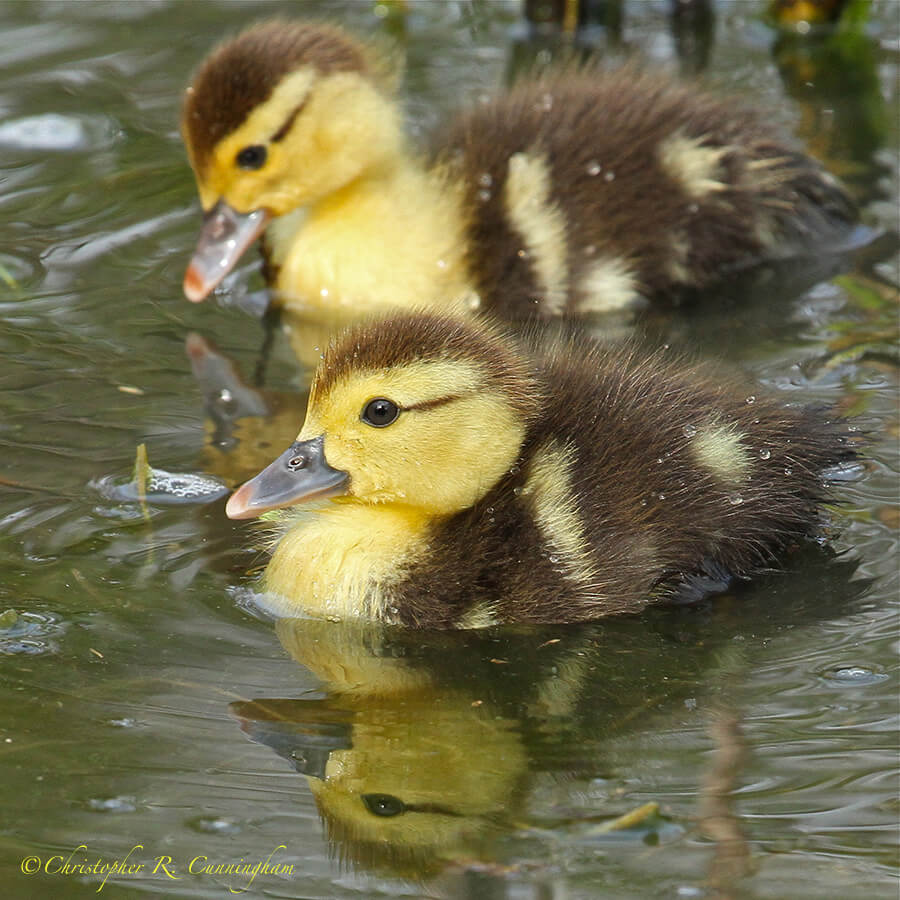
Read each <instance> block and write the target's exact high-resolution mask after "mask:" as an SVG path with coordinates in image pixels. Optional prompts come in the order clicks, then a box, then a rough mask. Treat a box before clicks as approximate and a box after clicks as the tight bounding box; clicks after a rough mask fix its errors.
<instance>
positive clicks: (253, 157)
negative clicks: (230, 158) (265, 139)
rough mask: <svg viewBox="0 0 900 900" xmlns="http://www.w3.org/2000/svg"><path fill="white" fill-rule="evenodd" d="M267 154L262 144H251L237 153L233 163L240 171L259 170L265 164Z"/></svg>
mask: <svg viewBox="0 0 900 900" xmlns="http://www.w3.org/2000/svg"><path fill="white" fill-rule="evenodd" d="M268 152H269V151H268V150H266V148H265V147H263V145H262V144H251V145H250V146H249V147H244V149H243V150H241V151H239V153H238V155H237V156H236V157H235V159H234V161H235V162H236V163H237V164H238V166H239V167H240V168H241V169H261V168H262V167H263V166H264V165H265V164H266V156H268Z"/></svg>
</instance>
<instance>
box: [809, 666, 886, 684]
mask: <svg viewBox="0 0 900 900" xmlns="http://www.w3.org/2000/svg"><path fill="white" fill-rule="evenodd" d="M821 675H822V677H823V678H825V680H826V681H831V682H833V683H835V684H842V685H854V686H865V685H869V684H878V683H879V682H882V681H886V680H887V678H888V675H886V674H885V673H884V672H876V671H874V670H873V669H870V668H868V667H867V666H832V667H830V668H828V669H825V670H824V671H823V672H821Z"/></svg>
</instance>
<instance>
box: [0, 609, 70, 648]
mask: <svg viewBox="0 0 900 900" xmlns="http://www.w3.org/2000/svg"><path fill="white" fill-rule="evenodd" d="M65 628H66V626H65V624H64V623H61V622H60V621H59V620H58V619H57V618H56V617H55V616H51V615H47V614H46V613H44V614H41V613H32V612H19V611H18V610H15V609H7V610H6V611H5V612H2V613H0V656H20V655H24V656H40V655H41V654H44V653H56V651H57V650H58V649H59V647H58V645H57V643H56V641H55V640H53V638H54V637H58V636H59V635H61V634H62V632H63V631H64V630H65Z"/></svg>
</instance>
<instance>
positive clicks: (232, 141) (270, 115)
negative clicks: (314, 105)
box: [198, 67, 316, 213]
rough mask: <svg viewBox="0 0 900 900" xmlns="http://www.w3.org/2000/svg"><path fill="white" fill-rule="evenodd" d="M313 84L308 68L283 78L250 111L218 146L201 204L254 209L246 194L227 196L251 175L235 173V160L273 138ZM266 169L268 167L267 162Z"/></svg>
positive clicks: (205, 179)
mask: <svg viewBox="0 0 900 900" xmlns="http://www.w3.org/2000/svg"><path fill="white" fill-rule="evenodd" d="M315 80H316V72H315V70H314V69H312V68H310V67H306V68H303V69H298V70H297V71H296V72H292V73H291V74H290V75H286V76H285V77H284V78H283V79H282V80H281V81H280V82H279V83H278V86H277V87H276V88H275V90H274V91H272V94H271V96H270V97H269V99H268V100H266V102H265V103H262V104H260V105H259V106H258V107H257V108H256V109H254V110H253V112H251V113H250V115H249V116H247V119H246V121H245V122H244V123H243V125H241V126H240V128H238V129H237V130H236V131H233V132H232V133H231V134H229V135H228V136H227V137H226V138H224V139H223V140H222V141H221V142H220V143H219V144H218V146H217V147H216V149H215V153H214V155H213V158H212V160H211V161H210V164H209V166H208V167H207V171H206V172H204V173H203V177H202V179H201V180H202V184H201V190H200V193H201V200H203V197H204V196H208V197H212V198H215V199H218V198H219V197H225V198H226V200H227V201H228V203H229V204H231V206H233V207H234V208H235V209H236V210H237V211H238V212H242V213H243V212H251V211H252V210H253V209H255V208H256V206H255V205H253V203H252V201H251V198H250V195H249V194H248V192H247V191H246V190H239V191H238V193H237V195H236V196H233V195H231V193H230V192H231V191H232V190H233V189H234V187H235V185H236V184H238V183H239V182H240V181H241V177H242V176H243V175H247V174H252V173H246V172H244V171H243V170H242V169H239V168H238V167H237V165H236V163H235V157H236V156H237V154H238V153H239V152H240V151H241V150H243V149H244V147H249V146H252V145H253V144H268V143H269V141H270V140H271V139H272V137H273V135H275V134H276V133H277V132H278V130H279V128H281V127H282V125H284V123H285V122H286V121H287V120H288V118H289V117H290V116H291V115H292V114H293V113H294V111H295V110H296V109H297V107H298V106H299V105H300V104H301V103H303V102H304V100H305V99H306V97H307V95H308V94H309V92H310V90H311V89H312V86H313V82H314V81H315ZM273 148H274V149H273V151H272V152H276V151H277V145H273ZM268 165H269V166H271V165H272V160H271V158H270V161H269V163H268ZM260 174H262V173H260ZM198 177H199V174H198ZM259 190H260V186H259V184H257V185H256V186H255V187H254V189H253V193H258V192H259ZM248 204H249V205H248ZM205 206H206V203H205V202H204V207H205Z"/></svg>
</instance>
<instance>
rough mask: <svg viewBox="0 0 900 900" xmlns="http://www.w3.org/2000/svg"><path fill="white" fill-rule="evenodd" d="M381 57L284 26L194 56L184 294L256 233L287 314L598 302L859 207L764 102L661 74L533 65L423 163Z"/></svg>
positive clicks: (667, 288) (756, 254) (738, 260)
mask: <svg viewBox="0 0 900 900" xmlns="http://www.w3.org/2000/svg"><path fill="white" fill-rule="evenodd" d="M387 69H388V66H387V65H386V64H385V63H384V62H383V61H382V60H381V59H379V57H378V55H377V54H376V53H375V52H374V51H373V50H372V49H371V48H369V47H368V46H365V45H363V44H362V43H360V42H358V41H356V40H354V39H352V38H351V37H349V36H348V35H347V34H345V33H344V32H343V31H341V30H339V29H338V28H336V27H333V26H330V25H321V24H309V23H298V22H284V21H276V22H268V23H265V24H259V25H256V26H253V27H251V28H250V29H249V30H247V31H245V32H244V33H243V34H240V35H239V36H237V37H236V38H234V39H233V40H230V41H228V42H226V43H225V44H223V45H222V46H220V47H219V48H218V49H216V50H215V51H214V52H213V53H212V54H211V55H210V57H209V58H208V59H207V60H206V61H205V62H204V63H203V64H202V65H201V67H200V68H199V70H198V71H197V72H196V74H195V76H194V78H193V82H192V84H191V86H190V87H189V88H188V89H187V93H186V97H185V101H184V107H183V115H182V132H183V135H184V139H185V143H186V145H187V150H188V155H189V158H190V162H191V165H192V167H193V170H194V173H195V176H196V180H197V185H198V189H199V194H200V201H201V204H202V206H203V209H204V211H205V221H204V226H203V229H202V232H201V236H200V240H199V243H198V246H197V250H196V252H195V254H194V257H193V259H192V260H191V263H190V265H189V267H188V270H187V273H186V275H185V280H184V291H185V294H186V296H187V297H188V299H190V300H193V301H199V300H202V299H203V298H205V297H206V296H207V295H208V294H209V293H210V291H212V290H213V288H214V287H215V286H216V285H217V284H218V283H219V282H220V281H221V280H222V278H224V276H225V275H226V274H227V273H228V272H229V271H230V270H231V269H232V268H233V266H234V265H235V263H236V262H237V261H238V259H239V258H240V257H241V255H242V254H243V253H244V251H245V250H246V249H247V248H248V247H249V246H250V244H251V243H253V241H254V240H255V239H256V238H257V237H259V236H261V235H262V236H263V237H264V241H263V253H264V257H265V268H264V274H265V276H266V278H267V280H268V282H269V284H270V285H271V286H272V287H273V288H274V289H275V291H276V294H277V297H276V300H277V301H278V302H280V303H282V304H284V305H286V306H288V307H295V308H297V307H303V308H307V309H312V310H316V309H334V308H335V307H346V308H348V309H352V310H353V311H354V312H356V313H359V312H367V311H377V310H384V309H385V308H393V309H394V310H401V309H404V310H407V311H408V310H410V309H416V308H420V307H421V305H422V304H423V302H424V303H427V304H428V305H429V307H430V308H433V309H434V310H435V311H439V312H444V313H455V314H459V313H462V314H466V313H467V312H471V310H473V309H478V308H489V309H491V310H493V311H495V312H498V313H500V314H503V315H509V316H511V317H518V316H520V315H522V314H535V313H536V314H541V315H555V314H565V313H573V312H574V313H578V312H595V311H603V310H608V309H618V308H622V307H625V306H628V305H630V304H632V303H633V302H634V301H635V300H636V299H637V298H641V297H643V298H668V299H676V298H678V297H680V296H681V295H682V294H684V293H686V292H691V291H696V290H697V289H702V288H705V287H707V286H709V285H711V284H713V283H714V282H715V281H716V279H718V278H721V276H722V274H723V273H725V272H727V271H728V270H730V269H733V268H735V267H740V266H746V265H749V264H751V263H753V262H754V261H757V260H759V259H764V258H771V257H774V256H784V255H787V254H792V253H795V252H800V251H801V250H802V249H803V248H806V249H811V248H813V247H817V246H819V245H820V244H821V242H822V241H823V240H826V239H829V238H834V237H835V236H836V235H838V234H839V233H841V232H842V230H843V229H844V228H846V227H847V226H848V224H849V223H850V222H852V220H853V219H854V216H855V212H854V208H853V203H852V202H851V200H850V199H849V197H848V195H847V194H846V192H845V191H844V189H843V188H842V187H841V186H840V185H839V184H838V182H837V181H836V180H835V179H834V178H833V177H832V176H831V175H829V174H828V173H827V172H826V171H825V170H824V169H822V168H821V167H820V166H819V164H818V163H816V162H815V161H814V160H812V159H810V158H809V157H808V156H806V155H804V154H803V153H801V152H798V151H797V150H796V149H794V148H793V147H791V146H790V144H789V143H788V142H785V141H784V140H782V138H781V137H779V136H778V134H777V133H776V130H775V129H774V128H773V127H772V126H771V125H770V124H769V123H768V122H766V121H764V119H763V117H762V115H761V114H755V113H753V112H751V111H748V110H745V109H739V108H738V107H737V106H736V105H735V103H734V102H733V101H732V100H728V99H719V98H716V97H713V96H711V95H709V94H706V93H703V92H702V91H700V90H699V89H698V88H697V87H696V86H695V85H693V84H690V83H675V82H673V81H672V79H671V77H670V76H669V75H666V74H661V73H641V72H638V71H637V69H636V68H635V67H634V66H626V67H624V68H621V69H619V70H618V71H611V72H607V71H602V70H600V68H599V67H586V68H585V67H582V68H578V67H575V66H571V65H570V66H566V67H563V68H561V69H558V70H555V71H550V72H546V73H544V74H542V75H539V76H537V77H532V78H530V79H528V80H524V81H521V82H520V83H518V84H516V85H515V86H513V87H512V88H511V89H510V90H509V91H507V92H505V93H501V94H500V95H499V96H497V97H496V98H495V99H494V100H493V101H492V102H490V103H487V104H481V105H478V106H477V107H476V108H474V109H471V110H469V111H468V112H464V113H463V114H461V115H459V116H458V117H457V118H456V119H455V120H454V121H453V122H452V123H451V124H449V126H448V127H447V128H446V129H445V130H444V131H443V132H441V133H440V134H438V135H437V136H436V137H435V140H434V144H433V148H432V149H431V151H430V152H429V153H428V154H426V155H424V156H421V157H420V156H419V155H417V154H416V153H414V152H413V151H412V150H411V149H410V147H409V144H408V141H407V139H406V136H405V135H404V133H403V128H402V114H401V110H400V107H399V105H398V103H397V100H396V99H395V97H394V93H393V89H392V84H393V80H395V79H393V80H392V79H391V78H390V77H389V75H388V73H387Z"/></svg>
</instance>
